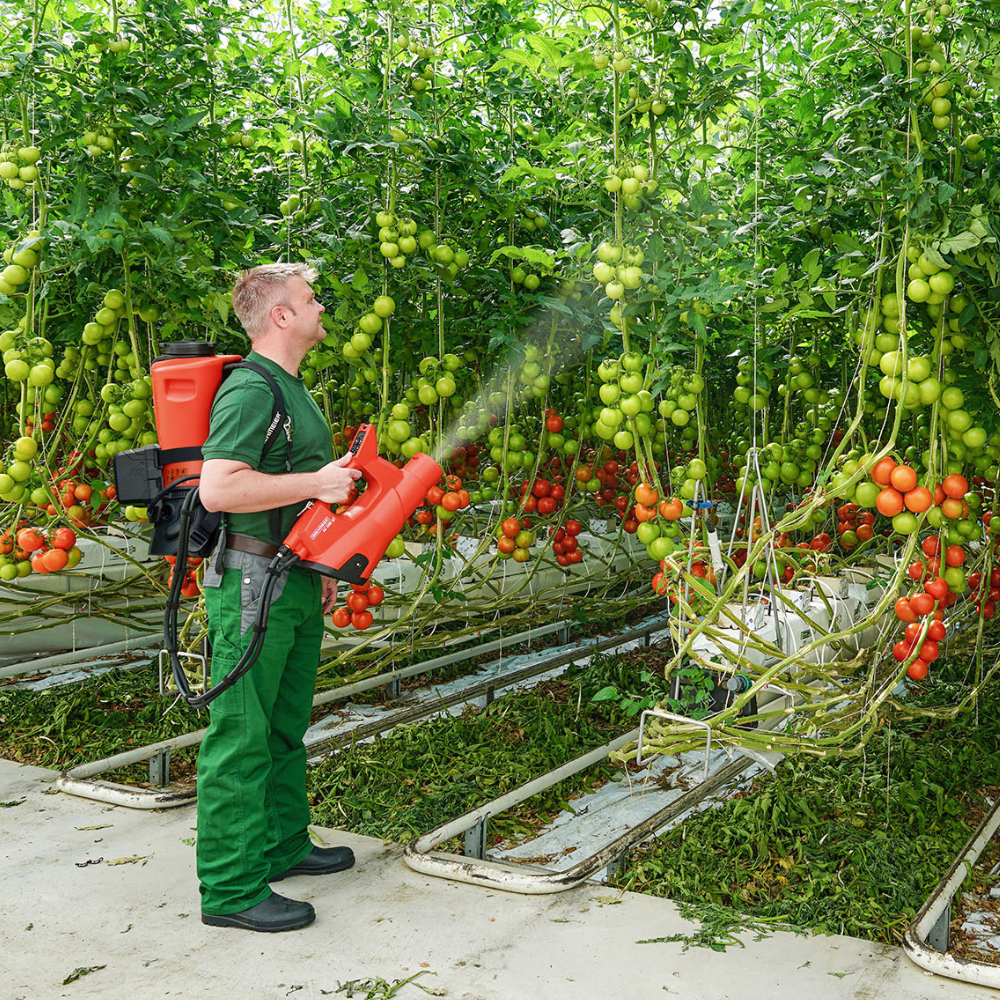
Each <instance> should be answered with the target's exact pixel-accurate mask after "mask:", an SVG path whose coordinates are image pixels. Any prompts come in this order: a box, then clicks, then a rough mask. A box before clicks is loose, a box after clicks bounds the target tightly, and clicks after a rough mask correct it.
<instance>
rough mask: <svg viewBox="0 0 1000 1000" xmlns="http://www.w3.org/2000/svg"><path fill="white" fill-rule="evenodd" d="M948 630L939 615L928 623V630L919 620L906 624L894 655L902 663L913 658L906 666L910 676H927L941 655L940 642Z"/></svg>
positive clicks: (893, 650) (921, 678)
mask: <svg viewBox="0 0 1000 1000" xmlns="http://www.w3.org/2000/svg"><path fill="white" fill-rule="evenodd" d="M946 632H947V629H946V628H945V624H944V622H943V621H942V620H940V619H939V618H937V617H935V618H933V619H932V620H931V621H930V622H929V623H928V625H927V628H926V631H925V630H924V625H923V623H922V622H919V621H914V622H910V624H909V625H907V626H906V631H905V632H904V633H903V638H902V639H900V641H899V642H897V643H896V645H895V646H893V647H892V655H893V656H894V657H895V658H896V659H897V660H898V661H899V662H900V663H903V662H904V661H906V660H911V663H910V665H909V666H908V667H907V668H906V675H907V676H908V677H910V678H911V679H912V680H915V681H922V680H923V679H924V678H925V677H926V676H927V669H928V667H929V666H930V664H932V663H933V662H934V661H935V660H936V659H937V658H938V656H940V655H941V649H940V645H939V644H940V642H941V640H942V639H944V637H945V634H946ZM921 636H923V638H921Z"/></svg>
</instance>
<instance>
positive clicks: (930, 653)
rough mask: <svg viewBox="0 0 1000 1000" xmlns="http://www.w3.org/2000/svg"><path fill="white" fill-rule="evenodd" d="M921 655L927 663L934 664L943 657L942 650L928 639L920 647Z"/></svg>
mask: <svg viewBox="0 0 1000 1000" xmlns="http://www.w3.org/2000/svg"><path fill="white" fill-rule="evenodd" d="M919 655H920V659H921V660H923V661H924V662H925V663H933V662H934V661H935V660H936V659H937V658H938V656H940V655H941V650H940V649H939V648H938V644H937V643H936V642H935V641H934V640H933V639H926V640H924V642H923V643H922V644H921V646H920V654H919Z"/></svg>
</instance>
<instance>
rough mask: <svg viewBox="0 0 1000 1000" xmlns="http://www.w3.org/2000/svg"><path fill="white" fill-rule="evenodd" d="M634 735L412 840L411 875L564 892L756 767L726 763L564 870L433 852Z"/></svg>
mask: <svg viewBox="0 0 1000 1000" xmlns="http://www.w3.org/2000/svg"><path fill="white" fill-rule="evenodd" d="M638 734H639V730H638V729H633V730H632V731H631V732H630V733H626V734H625V735H624V736H619V737H618V738H617V739H616V740H613V741H612V742H611V743H608V744H607V745H605V746H603V747H598V748H597V749H596V750H591V751H590V752H589V753H587V754H584V755H583V756H582V757H577V758H576V759H575V760H571V761H568V762H567V763H565V764H563V765H562V766H561V767H558V768H555V769H554V770H552V771H549V772H548V773H547V774H543V775H541V776H540V777H538V778H535V779H533V780H532V781H528V782H526V783H525V784H523V785H520V786H519V787H517V788H515V789H513V790H511V791H510V792H508V793H507V794H506V795H503V796H501V797H500V798H498V799H494V800H493V801H492V802H487V803H486V804H485V805H483V806H480V807H479V808H478V809H474V810H472V811H471V812H467V813H466V814H465V815H464V816H459V817H458V818H457V819H453V820H451V821H450V822H448V823H445V824H443V825H441V826H438V827H435V829H433V830H431V831H429V832H428V833H425V834H424V835H423V836H422V837H417V838H415V839H414V840H411V841H410V842H409V843H408V844H407V845H406V846H405V847H404V848H403V860H404V861H405V862H406V864H407V865H408V866H409V867H410V868H412V869H413V870H414V871H418V872H420V873H421V874H424V875H434V876H436V877H438V878H446V879H450V880H451V881H453V882H467V883H469V884H470V885H478V886H484V887H486V888H489V889H503V890H504V891H506V892H520V893H525V894H528V895H542V894H545V893H551V892H563V891H564V890H566V889H572V888H574V887H575V886H578V885H580V884H581V883H583V882H586V881H587V880H588V879H590V878H593V877H594V875H596V874H597V873H598V872H599V871H601V870H602V869H604V868H607V867H608V866H609V865H611V864H613V863H614V862H615V861H617V860H618V859H619V858H621V857H622V855H623V854H625V852H626V851H628V850H630V849H631V848H632V847H634V846H635V845H636V844H639V843H641V842H642V841H643V840H645V839H646V838H647V837H650V836H652V835H653V834H654V833H655V832H656V831H657V830H658V829H660V828H661V827H663V826H666V824H667V823H670V822H671V821H672V820H675V819H677V818H678V817H680V816H682V815H683V814H684V813H685V812H687V810H688V809H691V808H692V807H693V806H696V805H697V804H698V803H699V802H701V801H702V800H703V799H704V798H705V797H706V796H708V795H710V794H711V793H712V792H714V791H715V790H716V789H718V788H721V787H724V786H726V785H728V784H730V783H731V782H732V781H734V780H735V779H736V778H738V777H739V776H740V775H741V774H742V773H743V772H744V771H745V770H746V769H747V768H749V767H750V766H751V765H752V764H755V763H756V761H754V760H751V759H750V758H748V757H744V758H743V759H739V758H737V759H735V760H732V761H730V762H729V763H728V764H726V765H724V766H723V767H721V768H720V769H719V770H718V771H716V773H715V774H713V775H711V776H710V777H709V778H707V779H706V780H705V781H702V782H701V783H700V784H698V785H696V786H695V787H694V788H692V789H690V790H689V791H687V792H685V793H684V794H683V795H681V796H680V798H677V799H675V800H674V801H673V802H671V803H670V804H669V805H667V806H664V808H662V809H660V810H658V811H657V812H655V813H653V815H652V816H648V817H647V818H646V819H644V820H643V821H642V822H641V823H638V824H636V825H635V826H634V827H632V828H631V829H629V830H626V831H625V832H624V833H622V834H620V835H619V836H617V837H616V838H615V839H614V840H612V841H611V842H610V843H608V844H605V845H604V846H603V847H602V848H601V849H600V850H599V851H596V852H595V853H594V854H591V855H590V856H589V857H586V858H583V859H582V860H580V861H578V862H577V863H576V864H575V865H573V867H572V868H570V869H568V870H567V871H564V872H544V873H542V872H538V871H537V870H536V871H532V870H531V869H529V868H527V867H526V866H524V865H515V864H505V863H503V862H499V861H488V860H482V859H478V858H467V857H464V856H461V855H455V854H444V853H441V852H437V851H434V850H432V848H433V847H435V846H436V845H437V844H440V843H442V842H444V841H446V840H449V839H451V838H452V837H457V836H458V835H459V834H460V833H464V832H465V831H466V830H469V829H471V828H473V827H475V826H477V825H478V824H481V823H483V822H485V821H486V820H487V819H489V817H490V816H495V815H497V814H498V813H501V812H503V811H504V810H505V809H509V808H510V807H511V806H515V805H518V804H519V803H521V802H524V801H525V800H526V799H529V798H531V796H532V795H536V794H537V793H538V792H542V791H545V789H547V788H551V787H552V786H553V785H555V784H557V783H558V782H560V781H562V780H563V778H568V777H569V776H570V775H573V774H576V773H577V772H579V771H582V770H584V769H585V768H588V767H590V766H591V765H592V764H596V763H597V762H598V761H600V760H603V759H605V758H606V757H607V755H608V754H609V753H611V752H612V751H614V750H617V749H619V748H620V747H622V746H624V745H625V744H626V743H628V742H629V741H630V740H634V739H635V738H636V737H637V736H638Z"/></svg>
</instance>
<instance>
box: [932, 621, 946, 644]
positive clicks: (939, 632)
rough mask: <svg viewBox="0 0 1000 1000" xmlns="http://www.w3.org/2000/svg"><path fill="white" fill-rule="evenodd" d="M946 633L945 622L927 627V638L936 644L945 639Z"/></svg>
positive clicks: (933, 623)
mask: <svg viewBox="0 0 1000 1000" xmlns="http://www.w3.org/2000/svg"><path fill="white" fill-rule="evenodd" d="M946 631H947V629H946V628H945V627H944V622H938V621H933V622H931V623H930V625H929V626H928V627H927V638H928V639H933V640H934V641H935V642H940V641H941V640H942V639H943V638H944V637H945V633H946Z"/></svg>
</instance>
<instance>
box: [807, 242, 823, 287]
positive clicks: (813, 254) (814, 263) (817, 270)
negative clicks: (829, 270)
mask: <svg viewBox="0 0 1000 1000" xmlns="http://www.w3.org/2000/svg"><path fill="white" fill-rule="evenodd" d="M819 255H820V249H819V247H813V249H812V250H810V251H809V253H807V254H806V255H805V257H803V258H802V267H803V270H805V272H806V274H808V275H809V277H810V278H812V279H813V280H815V279H816V278H818V277H819V276H820V274H821V273H822V271H823V268H822V267H820V264H819Z"/></svg>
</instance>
